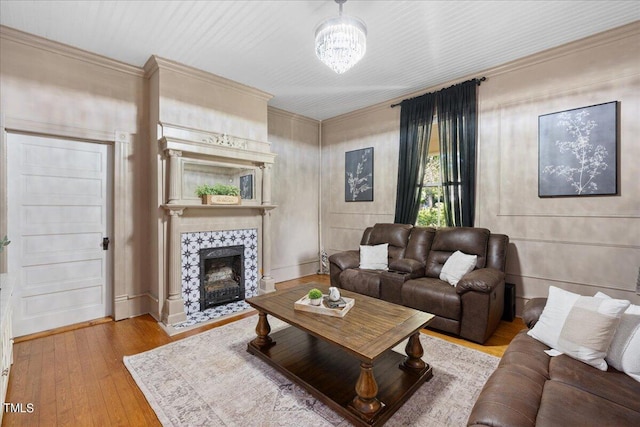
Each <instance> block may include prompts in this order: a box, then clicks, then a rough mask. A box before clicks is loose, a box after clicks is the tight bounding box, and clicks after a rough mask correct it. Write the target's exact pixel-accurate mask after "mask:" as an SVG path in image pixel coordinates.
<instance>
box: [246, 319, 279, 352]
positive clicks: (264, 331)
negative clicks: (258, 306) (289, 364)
mask: <svg viewBox="0 0 640 427" xmlns="http://www.w3.org/2000/svg"><path fill="white" fill-rule="evenodd" d="M269 332H271V325H269V321H268V320H267V313H264V312H262V311H259V312H258V325H257V326H256V335H258V336H257V337H256V338H255V339H254V340H253V341H251V344H252V345H253V346H255V347H258V348H260V349H262V348H266V347H269V346H272V345H273V344H275V342H273V340H272V339H271V337H270V336H269Z"/></svg>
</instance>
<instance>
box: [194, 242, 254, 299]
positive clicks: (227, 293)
mask: <svg viewBox="0 0 640 427" xmlns="http://www.w3.org/2000/svg"><path fill="white" fill-rule="evenodd" d="M243 299H244V246H243V245H239V246H227V247H224V248H206V249H201V250H200V311H203V310H205V309H207V308H210V307H214V306H217V305H222V304H227V303H230V302H234V301H241V300H243Z"/></svg>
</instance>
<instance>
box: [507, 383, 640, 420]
mask: <svg viewBox="0 0 640 427" xmlns="http://www.w3.org/2000/svg"><path fill="white" fill-rule="evenodd" d="M518 391H520V390H519V389H518ZM638 423H640V413H638V412H636V411H634V410H632V409H629V408H627V407H625V406H622V405H620V404H618V403H616V402H615V401H611V400H607V399H603V398H601V397H599V396H596V395H594V394H591V393H589V392H587V391H584V390H581V389H579V388H575V387H572V386H571V385H568V384H565V383H562V382H560V381H547V382H546V383H545V385H544V391H543V392H542V399H541V400H540V408H539V409H538V415H537V417H536V425H537V426H603V425H607V426H616V427H622V426H629V427H630V426H637V425H638Z"/></svg>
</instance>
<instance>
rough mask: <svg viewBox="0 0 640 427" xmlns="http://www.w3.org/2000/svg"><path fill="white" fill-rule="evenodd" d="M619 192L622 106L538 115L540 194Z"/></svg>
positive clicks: (613, 103) (563, 194)
mask: <svg viewBox="0 0 640 427" xmlns="http://www.w3.org/2000/svg"><path fill="white" fill-rule="evenodd" d="M616 194H618V102H617V101H612V102H607V103H604V104H597V105H591V106H588V107H582V108H574V109H572V110H566V111H560V112H557V113H551V114H545V115H542V116H539V117H538V196H539V197H570V196H602V195H616Z"/></svg>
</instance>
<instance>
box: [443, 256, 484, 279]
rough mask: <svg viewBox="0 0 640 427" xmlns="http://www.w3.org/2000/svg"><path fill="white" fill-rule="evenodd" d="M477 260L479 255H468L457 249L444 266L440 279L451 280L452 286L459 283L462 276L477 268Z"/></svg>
mask: <svg viewBox="0 0 640 427" xmlns="http://www.w3.org/2000/svg"><path fill="white" fill-rule="evenodd" d="M477 260H478V256H477V255H467V254H465V253H462V252H460V251H455V252H454V253H453V254H451V256H450V257H449V259H448V260H447V262H445V263H444V265H443V266H442V271H440V280H444V281H446V282H449V283H450V284H451V285H452V286H455V285H457V284H458V282H459V281H460V279H462V276H464V275H465V274H467V273H469V272H471V271H472V270H473V269H474V268H475V266H476V262H477Z"/></svg>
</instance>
